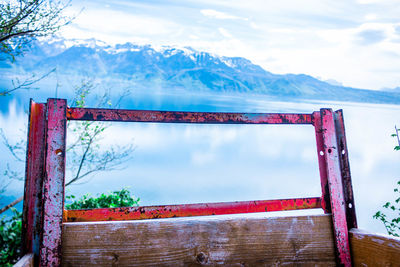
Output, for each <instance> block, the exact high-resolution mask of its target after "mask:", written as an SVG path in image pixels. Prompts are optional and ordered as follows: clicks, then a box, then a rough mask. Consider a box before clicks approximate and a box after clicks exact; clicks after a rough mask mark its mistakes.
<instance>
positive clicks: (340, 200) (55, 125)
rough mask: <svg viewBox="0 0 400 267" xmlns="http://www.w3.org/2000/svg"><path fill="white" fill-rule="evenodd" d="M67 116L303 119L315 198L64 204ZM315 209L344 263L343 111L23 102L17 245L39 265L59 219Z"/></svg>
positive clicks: (348, 194) (56, 236)
mask: <svg viewBox="0 0 400 267" xmlns="http://www.w3.org/2000/svg"><path fill="white" fill-rule="evenodd" d="M67 120H89V121H123V122H155V123H211V124H308V125H312V126H314V128H315V135H316V143H317V153H318V154H317V155H318V164H319V171H320V180H321V190H322V196H321V197H309V198H298V199H280V200H279V199H278V200H257V201H239V202H224V203H199V204H185V205H168V206H147V207H129V208H113V209H92V210H71V211H63V208H64V184H65V145H66V144H65V140H66V122H67ZM312 208H322V209H323V210H324V212H325V213H331V214H332V223H333V228H334V229H333V230H334V238H335V247H336V253H337V263H338V264H339V265H343V266H351V255H350V247H349V238H348V230H349V229H350V228H355V227H357V221H356V215H355V207H354V197H353V189H352V185H351V176H350V168H349V160H348V151H347V143H346V137H345V129H344V122H343V112H342V111H341V110H338V111H336V112H333V111H332V110H331V109H321V110H320V111H316V112H313V113H312V114H287V113H220V112H181V111H150V110H123V109H98V108H96V109H94V108H74V107H67V102H66V100H64V99H48V101H47V103H46V104H44V103H34V102H33V101H31V104H30V116H29V133H28V150H27V165H26V181H25V196H24V213H23V214H24V215H23V252H24V253H34V254H35V259H36V262H37V263H39V265H40V266H49V265H51V266H53V265H54V266H59V265H61V236H62V223H63V221H65V222H70V221H104V220H135V219H154V218H170V217H187V216H203V215H219V214H235V213H250V212H268V211H283V210H297V209H312Z"/></svg>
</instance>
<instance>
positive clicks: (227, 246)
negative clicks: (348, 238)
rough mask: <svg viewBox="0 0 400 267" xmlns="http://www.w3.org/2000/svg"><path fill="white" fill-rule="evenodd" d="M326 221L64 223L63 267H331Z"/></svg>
mask: <svg viewBox="0 0 400 267" xmlns="http://www.w3.org/2000/svg"><path fill="white" fill-rule="evenodd" d="M331 220H332V219H331V216H330V215H312V216H300V217H296V216H292V217H272V218H245V217H244V218H229V216H228V217H227V216H211V217H191V218H173V219H156V220H142V221H112V222H111V221H110V222H79V223H64V225H63V244H62V248H63V251H62V255H63V258H62V263H63V266H160V265H161V266H201V265H209V266H210V265H211V266H213V265H228V266H294V265H295V266H335V255H334V241H333V233H332V222H331Z"/></svg>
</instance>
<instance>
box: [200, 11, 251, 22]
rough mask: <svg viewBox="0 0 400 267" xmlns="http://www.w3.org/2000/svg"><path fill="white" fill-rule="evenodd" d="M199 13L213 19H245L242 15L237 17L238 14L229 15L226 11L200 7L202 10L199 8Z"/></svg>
mask: <svg viewBox="0 0 400 267" xmlns="http://www.w3.org/2000/svg"><path fill="white" fill-rule="evenodd" d="M200 13H201V14H203V16H206V17H209V18H214V19H238V20H247V18H242V17H238V16H233V15H229V14H227V13H224V12H220V11H216V10H214V9H202V10H200Z"/></svg>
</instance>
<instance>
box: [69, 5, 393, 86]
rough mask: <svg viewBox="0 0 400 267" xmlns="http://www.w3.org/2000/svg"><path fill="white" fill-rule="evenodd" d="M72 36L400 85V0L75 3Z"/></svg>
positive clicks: (352, 81) (351, 81)
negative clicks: (188, 50) (191, 50)
mask: <svg viewBox="0 0 400 267" xmlns="http://www.w3.org/2000/svg"><path fill="white" fill-rule="evenodd" d="M82 7H84V10H83V11H82V13H80V15H79V16H78V17H77V18H76V19H75V20H74V23H72V24H71V25H70V26H68V27H66V28H64V29H63V31H62V35H63V36H64V37H67V38H79V39H81V38H92V37H94V38H96V39H100V40H103V41H106V42H108V43H112V44H114V43H125V42H134V43H139V44H144V43H146V44H152V45H156V46H159V45H174V46H191V47H193V48H195V49H197V50H201V51H207V52H212V53H216V54H218V55H223V56H239V57H245V58H248V59H250V60H251V61H253V63H255V64H259V65H261V66H262V67H263V68H265V69H266V70H268V71H271V72H274V73H305V74H309V75H312V76H315V77H318V78H321V79H323V80H328V79H334V80H336V81H339V82H341V83H343V84H344V85H346V86H353V87H359V88H369V89H380V88H383V87H392V88H393V87H397V86H400V1H399V0H358V1H348V0H336V1H332V0H330V1H327V0H293V1H290V0H281V1H268V0H246V1H215V0H212V1H211V0H205V1H191V0H184V1H180V0H175V1H173V0H172V1H168V0H165V1H157V0H154V1H152V0H146V1H123V0H122V1H104V0H96V1H93V0H87V1H77V0H74V1H72V7H71V8H70V9H69V10H68V12H70V13H71V14H72V13H77V12H78V10H80V9H81V8H82Z"/></svg>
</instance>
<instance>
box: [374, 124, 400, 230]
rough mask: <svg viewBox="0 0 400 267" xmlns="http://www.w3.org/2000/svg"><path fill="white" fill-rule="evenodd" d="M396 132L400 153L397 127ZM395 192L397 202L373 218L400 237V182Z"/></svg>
mask: <svg viewBox="0 0 400 267" xmlns="http://www.w3.org/2000/svg"><path fill="white" fill-rule="evenodd" d="M395 130H396V132H395V133H394V134H392V137H395V138H396V139H397V145H396V146H395V147H394V150H396V151H400V136H399V132H400V129H397V127H396V126H395ZM393 191H394V193H395V194H396V195H397V196H395V200H394V201H392V202H389V201H388V202H386V203H385V205H383V206H382V207H383V208H384V209H385V210H384V211H385V212H384V211H381V210H379V211H377V212H376V213H375V215H374V216H373V218H374V219H377V220H379V221H381V222H382V223H383V225H384V226H385V228H386V231H387V233H388V234H389V235H392V236H397V237H400V181H398V182H397V186H396V187H395V188H394V189H393Z"/></svg>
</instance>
